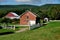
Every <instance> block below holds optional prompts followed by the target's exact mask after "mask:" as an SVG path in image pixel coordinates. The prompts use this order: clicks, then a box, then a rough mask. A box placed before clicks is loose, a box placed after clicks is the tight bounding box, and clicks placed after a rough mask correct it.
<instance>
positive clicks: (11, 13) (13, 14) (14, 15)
mask: <svg viewBox="0 0 60 40" xmlns="http://www.w3.org/2000/svg"><path fill="white" fill-rule="evenodd" d="M5 17H6V18H10V19H14V18H16V19H18V18H19V16H18V15H17V14H16V13H14V12H9V13H8V14H7V15H6V16H5Z"/></svg>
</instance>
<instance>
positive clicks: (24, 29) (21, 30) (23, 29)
mask: <svg viewBox="0 0 60 40" xmlns="http://www.w3.org/2000/svg"><path fill="white" fill-rule="evenodd" d="M26 30H28V28H21V29H20V30H18V31H16V33H17V32H23V31H26Z"/></svg>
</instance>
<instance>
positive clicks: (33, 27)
mask: <svg viewBox="0 0 60 40" xmlns="http://www.w3.org/2000/svg"><path fill="white" fill-rule="evenodd" d="M38 27H41V24H35V25H32V26H29V30H32V29H35V28H38Z"/></svg>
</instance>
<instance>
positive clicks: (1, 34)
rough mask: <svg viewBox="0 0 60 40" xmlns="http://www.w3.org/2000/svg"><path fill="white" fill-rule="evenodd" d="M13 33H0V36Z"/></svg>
mask: <svg viewBox="0 0 60 40" xmlns="http://www.w3.org/2000/svg"><path fill="white" fill-rule="evenodd" d="M13 33H14V32H4V33H0V35H7V34H13Z"/></svg>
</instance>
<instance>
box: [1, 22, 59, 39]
mask: <svg viewBox="0 0 60 40" xmlns="http://www.w3.org/2000/svg"><path fill="white" fill-rule="evenodd" d="M0 40H60V22H50V23H48V24H47V25H45V26H42V27H40V28H37V29H34V30H28V31H25V32H21V33H14V34H8V35H1V36H0Z"/></svg>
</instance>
